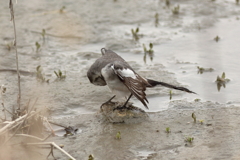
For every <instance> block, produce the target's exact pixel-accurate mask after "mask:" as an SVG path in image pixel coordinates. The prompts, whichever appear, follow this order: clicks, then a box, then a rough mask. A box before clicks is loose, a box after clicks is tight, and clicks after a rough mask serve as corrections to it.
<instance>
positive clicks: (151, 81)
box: [147, 79, 196, 94]
mask: <svg viewBox="0 0 240 160" xmlns="http://www.w3.org/2000/svg"><path fill="white" fill-rule="evenodd" d="M147 80H148V83H149V84H150V86H147V87H155V86H157V85H161V86H164V87H168V88H173V89H176V90H180V91H185V92H188V93H194V94H196V93H195V92H193V91H190V90H189V89H187V88H184V87H177V86H174V85H171V84H168V83H165V82H159V81H155V80H151V79H147Z"/></svg>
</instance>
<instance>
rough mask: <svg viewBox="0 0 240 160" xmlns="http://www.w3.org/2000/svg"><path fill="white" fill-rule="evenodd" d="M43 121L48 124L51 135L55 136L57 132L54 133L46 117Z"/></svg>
mask: <svg viewBox="0 0 240 160" xmlns="http://www.w3.org/2000/svg"><path fill="white" fill-rule="evenodd" d="M43 120H44V121H45V122H46V123H47V124H48V127H49V128H50V130H51V133H52V134H53V135H54V136H55V132H54V130H53V128H52V126H51V124H50V123H49V121H48V120H47V118H46V117H43Z"/></svg>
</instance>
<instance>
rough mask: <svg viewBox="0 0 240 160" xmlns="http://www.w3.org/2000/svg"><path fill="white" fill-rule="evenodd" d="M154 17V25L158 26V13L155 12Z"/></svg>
mask: <svg viewBox="0 0 240 160" xmlns="http://www.w3.org/2000/svg"><path fill="white" fill-rule="evenodd" d="M154 17H155V27H158V25H159V15H158V13H156V14H155V16H154Z"/></svg>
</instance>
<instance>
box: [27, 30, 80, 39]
mask: <svg viewBox="0 0 240 160" xmlns="http://www.w3.org/2000/svg"><path fill="white" fill-rule="evenodd" d="M30 32H32V33H37V34H42V32H37V31H30ZM45 35H47V36H52V37H57V38H73V39H81V38H82V37H78V36H71V35H69V36H68V35H66V36H58V35H54V34H49V33H45Z"/></svg>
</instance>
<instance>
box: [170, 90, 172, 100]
mask: <svg viewBox="0 0 240 160" xmlns="http://www.w3.org/2000/svg"><path fill="white" fill-rule="evenodd" d="M169 99H170V100H172V90H170V91H169Z"/></svg>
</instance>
